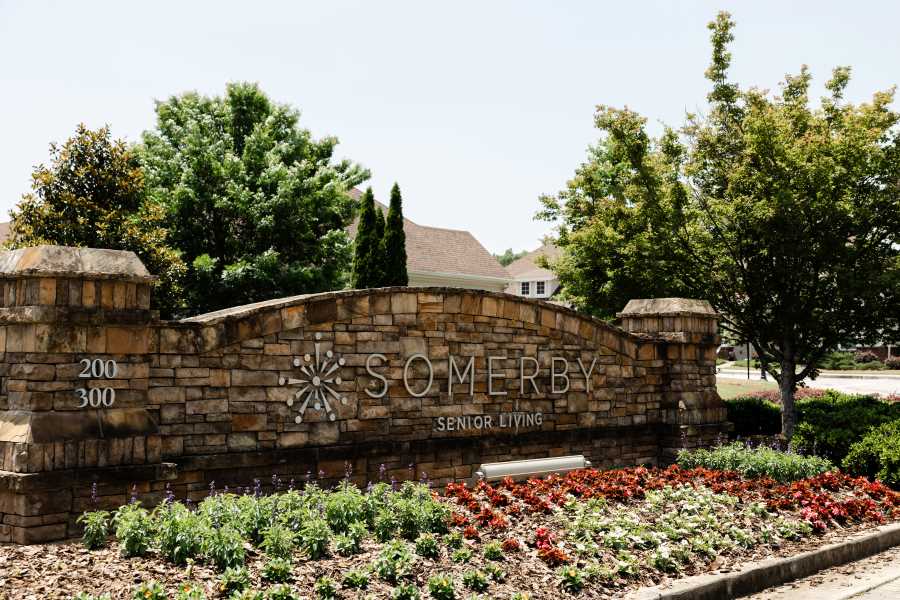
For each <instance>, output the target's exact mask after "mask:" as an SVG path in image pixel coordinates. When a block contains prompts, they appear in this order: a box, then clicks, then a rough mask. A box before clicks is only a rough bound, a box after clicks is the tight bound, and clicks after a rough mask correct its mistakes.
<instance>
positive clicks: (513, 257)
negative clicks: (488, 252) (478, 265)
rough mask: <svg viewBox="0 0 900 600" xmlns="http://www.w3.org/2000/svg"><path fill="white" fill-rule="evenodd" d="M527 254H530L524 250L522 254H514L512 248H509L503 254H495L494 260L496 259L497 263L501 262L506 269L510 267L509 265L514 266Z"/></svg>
mask: <svg viewBox="0 0 900 600" xmlns="http://www.w3.org/2000/svg"><path fill="white" fill-rule="evenodd" d="M526 254H528V250H522V251H521V252H513V249H512V248H507V249H506V250H505V251H504V252H503V254H495V255H494V258H496V259H497V262H499V263H500V264H501V265H503V266H504V267H508V266H509V265H511V264H513V263H514V262H516V261H517V260H519V259H520V258H522V257H523V256H525V255H526Z"/></svg>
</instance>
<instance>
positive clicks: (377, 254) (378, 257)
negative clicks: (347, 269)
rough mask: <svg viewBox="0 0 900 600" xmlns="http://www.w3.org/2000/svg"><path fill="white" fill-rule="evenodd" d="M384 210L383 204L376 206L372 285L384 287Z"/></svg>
mask: <svg viewBox="0 0 900 600" xmlns="http://www.w3.org/2000/svg"><path fill="white" fill-rule="evenodd" d="M384 227H385V224H384V211H383V210H381V206H378V205H376V206H375V240H376V242H375V244H374V245H373V246H372V258H371V259H370V261H369V262H370V264H371V265H372V269H373V273H372V286H371V287H384V286H385V285H387V284H386V283H385V279H384V277H385V271H384V270H385V255H384Z"/></svg>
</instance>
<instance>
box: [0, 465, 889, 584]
mask: <svg viewBox="0 0 900 600" xmlns="http://www.w3.org/2000/svg"><path fill="white" fill-rule="evenodd" d="M107 517H109V518H107ZM894 520H900V495H898V494H897V493H896V492H893V491H891V490H890V489H888V488H887V487H885V486H883V485H881V484H880V483H872V482H869V481H868V480H865V479H862V478H853V477H849V476H846V475H843V474H841V473H837V472H828V473H823V474H820V475H817V476H815V477H811V478H806V479H800V480H797V481H794V482H792V483H777V482H776V481H774V480H772V479H770V478H767V477H761V478H745V477H743V476H741V475H740V474H738V473H736V472H731V471H714V470H709V469H705V468H696V469H683V468H680V467H677V466H673V467H670V468H667V469H656V468H653V469H648V468H640V467H638V468H630V469H621V470H612V471H597V470H582V471H576V472H572V473H569V474H567V475H566V476H562V477H561V476H551V477H547V478H545V479H540V480H538V479H535V480H530V481H528V482H525V483H516V482H513V481H512V480H509V479H506V480H504V481H502V482H499V483H498V484H495V485H491V484H486V483H484V482H479V483H478V484H477V485H475V486H472V487H470V486H467V485H465V484H450V485H448V486H447V487H446V489H445V490H443V491H442V492H440V493H439V492H437V491H433V490H429V489H428V488H427V487H426V486H425V485H422V484H413V483H406V484H403V485H402V486H392V485H390V484H387V483H381V484H376V485H374V486H370V489H369V490H368V491H367V492H361V491H359V490H357V489H356V488H355V487H353V486H352V485H349V484H342V485H340V486H338V487H337V488H335V489H334V490H330V491H325V490H322V489H320V488H318V487H317V486H315V485H314V484H312V485H309V486H307V487H305V488H304V489H302V490H287V491H282V492H280V493H277V494H273V495H262V494H261V493H260V491H259V488H258V487H257V488H256V490H245V493H244V494H240V495H238V494H232V493H227V494H226V493H222V492H216V493H213V494H211V495H210V497H209V498H207V499H206V500H204V501H203V502H202V503H200V504H199V505H198V506H196V507H189V506H185V505H183V504H181V503H179V502H174V501H172V500H169V501H167V502H165V503H163V504H162V505H161V506H159V507H157V508H156V509H154V510H153V511H148V510H145V509H144V508H142V507H141V506H140V503H139V502H138V503H134V504H131V505H129V506H126V507H123V508H121V509H119V510H118V511H117V512H116V513H115V516H114V517H113V516H111V515H105V514H103V513H100V512H97V513H92V514H89V515H88V516H87V517H86V518H85V523H86V525H87V527H86V534H85V540H84V542H85V543H84V545H87V546H90V547H91V548H95V549H94V550H87V549H86V548H85V547H84V545H82V544H78V543H75V542H69V543H66V544H54V545H47V546H32V547H7V548H4V549H2V551H0V584H2V585H0V589H4V590H16V593H20V592H21V596H22V597H27V596H28V594H35V597H60V598H69V597H73V595H74V594H75V593H76V592H84V593H85V594H86V595H84V596H82V598H90V597H91V596H89V595H87V594H99V593H102V592H109V593H110V594H112V597H117V598H130V597H132V596H131V595H132V593H133V591H134V590H135V588H136V586H140V587H138V588H137V591H136V592H134V593H136V594H138V596H137V597H141V598H184V599H188V598H189V599H191V600H198V599H200V598H204V597H205V598H210V599H212V598H219V597H229V598H230V597H234V598H244V599H256V600H260V599H272V600H276V599H285V600H287V599H290V598H300V597H306V598H308V597H317V598H322V599H328V598H335V597H343V598H355V597H365V596H366V595H367V594H371V595H372V596H373V597H380V598H387V597H390V598H397V599H399V600H402V599H404V598H418V597H422V598H429V597H430V598H435V599H436V600H448V599H452V598H469V597H471V596H472V595H474V594H484V595H485V596H486V597H493V598H508V599H513V598H518V599H524V598H526V597H530V598H535V599H537V598H558V597H559V596H560V595H561V594H562V595H577V594H582V595H584V596H585V597H602V596H603V595H604V594H607V593H613V592H622V591H624V590H627V589H628V588H633V587H638V586H641V585H651V584H655V583H658V582H660V581H661V580H664V579H666V578H673V577H681V576H686V575H691V574H696V573H701V572H709V571H714V570H727V569H730V568H732V567H733V566H734V565H736V564H741V563H745V562H747V561H750V560H754V559H758V558H762V557H769V556H772V555H788V554H793V553H796V552H798V551H802V550H805V549H808V548H810V547H813V546H816V545H819V544H821V543H824V542H825V541H826V540H827V541H834V540H837V539H840V538H841V537H843V536H846V535H848V534H849V533H852V532H855V531H858V530H860V529H863V528H867V527H872V526H874V525H875V524H879V523H883V522H886V521H894ZM108 531H109V532H111V533H112V534H113V535H114V536H115V540H114V541H109V540H107V538H106V533H107V532H108Z"/></svg>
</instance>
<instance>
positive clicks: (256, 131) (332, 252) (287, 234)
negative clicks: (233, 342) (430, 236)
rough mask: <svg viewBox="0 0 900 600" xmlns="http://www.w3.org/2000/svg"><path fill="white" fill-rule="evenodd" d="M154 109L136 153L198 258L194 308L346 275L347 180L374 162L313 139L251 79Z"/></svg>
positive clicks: (154, 192) (293, 290) (307, 287)
mask: <svg viewBox="0 0 900 600" xmlns="http://www.w3.org/2000/svg"><path fill="white" fill-rule="evenodd" d="M156 116H157V124H156V128H155V129H154V130H153V131H148V132H145V133H144V136H143V143H142V144H141V146H140V147H139V148H138V152H139V157H140V160H141V164H142V166H143V168H144V172H145V175H146V179H147V185H148V193H149V195H150V197H151V199H152V200H153V201H154V202H156V203H158V204H159V205H161V206H162V207H164V208H165V211H166V215H167V220H168V222H169V233H170V239H171V242H172V243H173V244H174V245H175V246H177V247H178V248H180V249H181V250H182V251H183V253H184V258H185V261H186V262H187V263H188V265H189V270H188V274H187V289H188V294H189V302H190V305H191V309H192V310H193V311H207V310H215V309H218V308H223V307H226V306H233V305H234V304H237V303H242V302H256V301H260V300H266V299H269V298H275V297H279V296H288V295H293V294H300V293H307V292H317V291H323V290H331V289H336V288H340V287H342V286H343V285H344V278H345V274H346V270H345V265H347V264H348V263H349V260H350V244H349V240H348V239H347V236H346V234H345V232H344V229H345V227H346V226H347V224H348V223H349V221H350V218H351V215H352V212H353V207H354V203H353V200H352V199H351V198H350V196H349V195H348V194H347V190H348V189H349V188H351V187H352V186H354V185H356V184H358V183H360V182H361V181H363V180H365V179H366V178H367V177H368V172H367V171H365V170H364V169H362V168H361V167H359V166H357V165H355V164H353V163H351V162H349V161H346V160H344V161H335V160H334V158H333V155H334V149H335V146H336V145H337V140H336V139H335V138H333V137H326V138H322V139H318V140H316V139H314V138H313V137H312V135H311V134H310V132H309V131H308V130H306V129H302V128H300V126H299V125H298V123H299V113H298V112H297V111H296V110H294V109H292V108H290V107H289V106H286V105H281V104H276V103H274V102H272V101H271V100H270V99H269V98H268V96H266V95H265V94H264V93H263V92H262V91H261V90H260V89H259V87H258V86H257V85H255V84H248V83H232V84H229V85H228V86H227V87H226V90H225V95H224V96H223V97H212V98H210V97H206V96H201V95H199V94H197V93H195V92H191V93H187V94H183V95H181V96H175V97H172V98H170V99H169V100H166V101H165V102H158V103H157V105H156Z"/></svg>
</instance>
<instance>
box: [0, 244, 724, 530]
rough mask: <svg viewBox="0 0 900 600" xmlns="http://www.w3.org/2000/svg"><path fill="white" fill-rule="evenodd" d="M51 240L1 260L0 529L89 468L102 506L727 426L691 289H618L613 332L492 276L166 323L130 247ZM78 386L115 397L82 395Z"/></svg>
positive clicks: (40, 522) (618, 457) (654, 443)
mask: <svg viewBox="0 0 900 600" xmlns="http://www.w3.org/2000/svg"><path fill="white" fill-rule="evenodd" d="M28 250H32V251H35V252H37V253H40V252H43V253H44V254H45V255H46V254H48V253H49V254H54V253H64V252H65V251H66V250H74V249H65V248H62V249H61V248H58V247H41V248H37V249H28ZM79 251H80V252H82V253H83V252H85V250H84V249H81V250H79ZM17 252H21V251H17ZM104 252H110V251H104ZM122 254H130V253H122ZM132 256H133V255H132ZM125 258H127V257H125ZM48 260H49V259H47V258H46V257H41V256H37V257H31V262H30V263H29V269H27V270H25V269H22V268H17V267H16V265H15V264H12V266H9V263H10V262H14V261H11V260H10V259H7V260H6V264H7V267H6V268H2V267H0V280H2V281H0V290H2V291H3V294H2V298H3V308H0V352H2V354H0V382H2V383H0V517H2V524H0V541H10V540H12V541H16V542H20V543H27V542H32V541H41V540H47V539H59V538H63V537H67V536H70V535H73V534H75V533H76V532H77V527H76V525H75V523H74V519H75V517H77V515H78V514H80V513H81V512H82V511H83V510H84V509H85V508H88V507H90V506H91V500H90V498H91V487H92V484H95V483H96V489H97V493H98V494H99V498H100V500H99V501H100V505H101V506H105V507H109V508H112V507H114V506H116V505H118V504H121V503H123V502H125V501H127V499H128V496H129V494H131V493H132V488H133V487H134V488H135V489H136V491H137V492H138V493H139V494H140V495H141V498H142V500H144V501H146V502H149V503H152V502H154V501H156V500H158V499H159V498H160V497H161V496H162V494H163V493H164V490H165V488H166V486H168V487H169V488H170V489H171V490H172V491H173V492H174V493H175V494H176V495H177V496H179V497H189V498H192V499H195V500H196V499H199V498H201V497H203V496H204V495H205V494H206V493H207V492H208V487H209V485H210V483H211V482H212V481H215V485H216V486H217V487H220V488H221V487H223V486H225V485H228V486H232V487H234V486H237V485H248V484H249V483H250V482H252V481H253V479H256V478H258V479H261V480H262V481H263V482H264V483H268V482H269V481H271V478H272V475H273V474H274V475H276V476H277V477H278V478H280V479H281V480H282V481H284V482H288V481H289V480H290V479H292V478H293V479H295V480H296V481H302V480H305V479H306V478H307V477H309V476H310V474H312V476H313V477H319V473H324V477H325V478H326V479H329V480H334V479H339V478H341V477H344V476H345V473H346V472H347V471H348V470H349V471H352V477H353V478H354V480H356V481H357V482H358V483H360V484H364V483H365V482H366V481H368V480H376V479H377V478H378V477H379V471H380V467H381V465H384V466H385V468H386V469H387V476H388V477H391V476H393V477H396V478H397V479H405V478H409V477H422V476H426V477H427V478H428V479H430V480H431V481H434V482H435V483H436V484H440V483H443V482H446V481H451V480H460V479H469V478H471V477H472V474H473V472H474V470H475V469H476V468H477V467H478V465H479V464H481V463H482V462H494V461H504V460H512V459H522V458H540V457H547V456H558V455H567V454H584V455H585V456H586V457H588V458H589V459H590V460H592V461H593V463H594V464H595V465H597V466H601V467H606V466H617V465H633V464H644V463H648V464H657V463H663V462H668V461H670V460H672V458H673V457H674V454H675V452H676V451H677V450H678V449H679V448H682V447H685V446H695V445H701V444H706V443H709V441H710V440H712V439H714V438H715V437H717V436H718V435H720V434H721V432H722V431H723V430H725V428H727V423H726V422H725V411H724V408H723V406H722V403H721V401H720V399H719V397H718V395H717V394H716V391H715V351H716V348H717V345H718V336H717V330H716V315H715V313H714V312H713V311H712V310H711V309H710V308H709V305H708V304H706V303H698V302H696V301H685V300H679V299H668V300H666V301H665V302H668V304H665V305H658V304H652V303H651V304H647V301H639V302H638V303H637V304H634V303H630V304H629V306H628V307H626V309H625V311H623V313H622V315H620V316H621V320H622V323H623V325H625V326H626V328H628V329H630V330H631V331H626V330H625V329H620V328H617V327H615V326H612V325H609V324H606V323H603V322H600V321H597V320H593V319H591V318H588V317H585V316H583V315H579V314H577V313H575V312H573V311H571V310H568V309H565V308H562V307H559V306H556V305H552V304H549V303H544V302H540V301H535V300H527V299H523V298H518V297H515V296H509V295H504V294H495V293H488V292H479V291H472V290H460V289H444V288H420V289H414V288H389V289H376V290H352V291H345V292H336V293H326V294H316V295H309V296H299V297H294V298H286V299H280V300H275V301H269V302H264V303H259V304H255V305H248V306H243V307H237V308H233V309H228V310H225V311H219V312H216V313H210V314H207V315H201V316H198V317H194V318H191V319H186V320H182V321H177V322H171V321H161V320H159V319H158V318H157V316H156V315H155V313H153V312H152V311H150V310H149V307H150V305H149V298H150V294H149V291H150V286H151V284H152V278H151V277H150V276H149V274H147V273H146V271H141V270H140V269H138V268H137V267H136V266H135V265H134V263H133V261H128V260H125V259H124V258H122V257H117V260H119V262H120V263H121V264H119V265H118V267H117V268H118V270H116V268H108V269H106V271H107V272H97V269H93V270H91V269H82V270H81V271H78V272H59V271H54V270H53V269H52V268H49V267H46V268H44V269H41V264H42V261H43V263H46V262H48ZM135 260H136V259H135ZM82 262H84V261H82ZM94 262H95V263H97V262H100V263H103V261H100V260H99V259H98V260H94ZM0 264H3V261H2V260H0ZM137 264H138V265H140V263H139V261H138V262H137ZM35 265H37V266H35ZM54 268H56V267H54ZM142 268H143V267H142V265H141V269H142ZM51 275H52V276H51ZM641 302H643V303H644V304H641ZM654 302H657V303H658V302H660V301H658V300H657V301H654ZM470 358H471V359H472V369H473V370H474V377H469V378H466V380H465V381H464V382H463V381H461V378H462V377H461V376H462V375H464V374H465V369H466V367H467V366H468V361H469V360H470ZM451 360H452V361H453V362H452V363H451ZM93 361H100V362H99V363H98V364H100V365H101V369H100V371H101V372H100V376H99V377H97V376H96V375H97V373H98V371H91V365H92V363H93ZM107 361H115V369H114V370H115V372H114V373H113V372H112V370H113V368H112V367H111V366H110V365H111V364H112V363H109V362H107ZM85 365H87V367H86V366H85ZM102 365H107V371H106V372H102V371H103V369H102ZM86 368H87V373H86V371H85V369H86ZM451 369H453V378H452V381H453V383H452V393H451V391H450V371H451ZM563 369H565V375H564V376H560V373H561V372H562V371H563ZM554 372H555V373H556V376H555V377H554ZM85 373H86V374H87V377H85ZM585 373H589V374H590V376H589V377H587V378H586V377H585V376H584V374H585ZM470 374H471V372H470ZM316 376H318V380H317V381H316V382H314V381H313V378H314V377H316ZM429 381H430V385H429ZM304 382H305V383H304ZM326 382H327V385H325V383H326ZM470 386H471V387H470ZM565 387H568V389H567V390H565V391H562V390H563V388H565ZM78 388H82V389H85V390H87V391H90V389H91V388H102V389H106V388H111V389H114V390H115V392H114V401H113V402H112V403H110V405H109V406H106V405H101V406H99V407H97V408H92V407H91V406H90V405H88V406H85V407H84V408H78V406H79V405H80V404H81V403H82V402H84V400H82V399H81V396H80V395H79V394H80V393H79V392H76V390H77V389H78ZM310 390H313V391H315V390H319V392H318V393H316V394H311V393H310ZM470 390H471V393H470ZM85 397H86V396H85ZM96 397H97V398H100V397H101V394H99V393H98V394H96ZM110 397H112V396H111V393H110ZM104 398H106V397H105V396H104ZM306 400H308V402H306V406H303V405H304V401H306ZM326 401H327V405H326ZM304 409H305V410H304ZM516 415H521V416H516ZM537 415H540V416H539V417H538V416H537ZM504 416H505V417H506V421H505V422H504ZM466 425H468V427H467V426H466ZM488 425H490V426H488ZM458 426H461V427H462V428H461V429H459V428H458Z"/></svg>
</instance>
